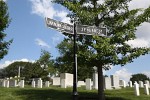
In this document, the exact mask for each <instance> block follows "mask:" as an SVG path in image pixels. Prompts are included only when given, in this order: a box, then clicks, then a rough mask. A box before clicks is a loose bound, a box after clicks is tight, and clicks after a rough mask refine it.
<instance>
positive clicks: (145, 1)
mask: <svg viewBox="0 0 150 100" xmlns="http://www.w3.org/2000/svg"><path fill="white" fill-rule="evenodd" d="M149 4H150V0H132V1H131V2H130V3H129V8H130V9H135V8H147V7H149Z"/></svg>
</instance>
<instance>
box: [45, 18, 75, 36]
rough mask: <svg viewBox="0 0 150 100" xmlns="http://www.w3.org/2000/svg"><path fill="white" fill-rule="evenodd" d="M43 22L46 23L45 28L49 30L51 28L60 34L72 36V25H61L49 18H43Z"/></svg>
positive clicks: (61, 23)
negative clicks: (64, 33)
mask: <svg viewBox="0 0 150 100" xmlns="http://www.w3.org/2000/svg"><path fill="white" fill-rule="evenodd" d="M45 21H46V25H47V27H49V28H53V29H56V30H58V31H61V32H66V33H69V34H73V25H70V24H67V23H63V22H60V21H56V20H53V19H50V18H45Z"/></svg>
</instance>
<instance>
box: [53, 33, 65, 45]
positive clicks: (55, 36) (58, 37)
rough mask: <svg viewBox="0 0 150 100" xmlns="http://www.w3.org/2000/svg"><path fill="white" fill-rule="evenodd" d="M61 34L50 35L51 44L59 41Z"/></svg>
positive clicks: (61, 37)
mask: <svg viewBox="0 0 150 100" xmlns="http://www.w3.org/2000/svg"><path fill="white" fill-rule="evenodd" d="M63 37H64V36H63V35H62V34H60V33H59V34H55V35H54V36H53V37H52V42H53V45H56V44H58V43H60V42H61V41H62V39H63Z"/></svg>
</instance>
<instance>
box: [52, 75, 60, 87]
mask: <svg viewBox="0 0 150 100" xmlns="http://www.w3.org/2000/svg"><path fill="white" fill-rule="evenodd" d="M52 80H53V82H52V85H56V86H59V85H60V77H53V78H52Z"/></svg>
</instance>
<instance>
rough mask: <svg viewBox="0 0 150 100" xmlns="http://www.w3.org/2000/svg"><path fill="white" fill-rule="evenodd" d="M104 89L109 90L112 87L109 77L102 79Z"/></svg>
mask: <svg viewBox="0 0 150 100" xmlns="http://www.w3.org/2000/svg"><path fill="white" fill-rule="evenodd" d="M104 89H106V90H107V89H108V90H111V89H112V85H111V79H110V77H104Z"/></svg>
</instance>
